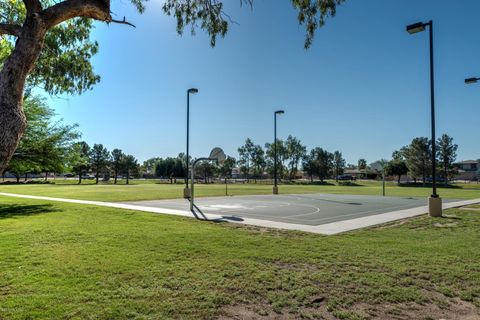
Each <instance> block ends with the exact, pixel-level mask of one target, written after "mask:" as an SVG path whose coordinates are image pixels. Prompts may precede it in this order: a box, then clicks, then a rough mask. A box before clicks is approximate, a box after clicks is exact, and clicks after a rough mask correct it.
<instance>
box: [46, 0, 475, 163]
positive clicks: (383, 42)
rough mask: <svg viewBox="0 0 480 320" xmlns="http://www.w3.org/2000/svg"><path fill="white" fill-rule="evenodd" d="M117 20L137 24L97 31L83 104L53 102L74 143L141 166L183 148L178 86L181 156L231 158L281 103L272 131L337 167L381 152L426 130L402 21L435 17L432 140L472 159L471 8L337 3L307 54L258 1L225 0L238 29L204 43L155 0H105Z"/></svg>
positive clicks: (266, 136)
mask: <svg viewBox="0 0 480 320" xmlns="http://www.w3.org/2000/svg"><path fill="white" fill-rule="evenodd" d="M113 2H114V7H113V8H112V11H113V12H115V13H116V14H118V17H117V18H118V19H121V18H123V16H124V15H125V16H126V17H127V19H128V20H130V21H131V22H133V23H135V24H136V25H137V28H135V29H134V28H130V27H127V26H123V25H110V26H107V25H104V24H100V23H99V24H97V27H96V30H95V31H94V33H93V38H94V39H96V40H98V41H99V43H100V53H99V54H98V55H97V56H96V57H95V58H94V60H93V63H94V66H95V70H96V71H97V72H98V73H99V74H100V75H101V76H102V81H101V83H100V84H98V85H97V86H96V87H95V88H94V89H93V90H92V91H89V92H87V93H85V94H83V95H82V96H62V97H60V98H51V99H50V102H51V104H52V106H53V107H54V108H55V109H56V111H57V113H58V114H59V116H60V117H62V118H63V119H64V120H65V121H66V122H67V123H78V124H79V125H80V129H81V131H82V132H83V139H84V140H86V141H87V142H88V143H90V144H94V143H103V144H104V145H105V146H107V148H109V149H110V150H111V149H113V148H121V149H123V150H124V152H127V153H131V154H133V155H135V156H136V157H137V158H139V159H140V160H142V161H143V160H146V159H147V158H150V157H154V156H161V157H165V156H176V155H177V154H178V153H179V152H184V150H185V134H186V133H185V131H186V130H185V127H186V120H185V118H186V90H187V89H188V88H189V87H197V88H199V90H200V92H199V93H198V94H197V95H194V96H192V99H191V114H190V115H191V127H190V129H191V154H192V155H193V156H194V157H199V156H205V155H208V153H209V151H210V150H211V148H213V147H215V146H219V147H222V148H223V149H224V150H225V152H226V153H227V154H230V155H233V156H235V157H237V148H238V147H239V146H241V145H242V144H243V142H244V141H245V139H246V138H247V137H250V138H251V139H252V140H253V141H254V142H255V143H257V144H261V145H262V146H263V145H264V144H265V142H270V141H272V140H273V112H274V111H275V110H277V109H284V110H285V115H283V116H281V117H280V118H279V122H278V136H279V138H286V137H287V136H288V135H289V134H291V135H294V136H296V137H298V138H299V139H300V140H301V141H302V142H303V143H304V144H306V145H307V147H308V148H309V149H310V148H312V147H316V146H319V147H323V148H326V149H327V150H329V151H331V152H333V151H335V150H340V151H341V152H342V153H343V155H344V157H345V158H346V160H347V162H349V163H357V160H358V159H359V158H366V159H367V160H368V161H369V162H373V161H375V160H378V159H380V158H390V156H391V153H392V151H394V150H396V149H398V148H400V147H402V146H404V145H406V144H408V143H409V142H410V141H411V139H412V138H414V137H416V136H428V137H429V136H430V91H429V64H428V62H429V60H428V33H426V32H424V33H419V34H415V35H409V34H408V33H407V32H406V31H405V26H406V25H407V24H410V23H415V22H418V21H425V22H426V21H428V20H430V19H433V21H434V31H435V49H436V52H435V59H436V61H435V63H436V90H437V94H436V101H437V129H438V130H437V135H438V136H440V135H441V134H442V133H448V134H449V135H451V136H453V137H454V139H455V141H456V143H458V144H459V150H458V154H459V157H458V160H466V159H477V158H480V135H479V132H480V129H479V124H480V116H479V110H480V108H479V105H480V84H478V85H470V86H466V85H465V84H464V82H463V79H464V78H465V77H467V76H479V77H480V41H479V40H478V35H479V34H480V16H479V12H480V1H478V0H457V1H451V0H347V1H346V2H345V3H344V4H342V5H341V6H340V7H339V8H338V12H337V15H336V16H335V17H334V18H331V19H329V20H328V21H327V24H326V26H325V27H324V28H322V29H320V30H319V31H318V33H317V35H316V38H315V40H314V43H313V46H312V48H311V49H309V50H304V49H303V41H304V35H305V32H304V29H303V27H301V26H299V25H298V23H297V20H296V11H294V10H293V8H292V6H291V2H290V0H256V1H255V3H254V8H253V10H250V8H248V7H245V6H244V7H243V8H241V7H240V6H239V1H237V0H225V1H224V2H226V4H227V6H226V11H227V12H228V13H229V14H230V15H231V16H232V17H233V19H234V20H235V21H236V22H238V25H231V28H230V32H229V34H228V35H227V37H226V38H225V39H220V40H219V41H218V43H217V46H216V47H215V48H211V47H210V44H209V39H208V37H207V36H206V35H205V34H204V33H203V32H202V31H200V30H198V32H197V34H196V36H191V35H190V33H189V32H188V31H187V32H186V33H185V34H184V35H183V36H182V37H180V36H178V35H177V34H176V31H175V27H176V23H175V20H174V19H173V18H172V17H168V16H165V15H164V14H163V13H162V11H161V1H160V0H151V2H150V3H149V5H148V8H147V11H146V12H145V13H144V14H143V15H139V14H137V13H136V12H135V11H134V9H133V8H132V7H131V6H130V5H129V4H128V1H127V0H122V1H113Z"/></svg>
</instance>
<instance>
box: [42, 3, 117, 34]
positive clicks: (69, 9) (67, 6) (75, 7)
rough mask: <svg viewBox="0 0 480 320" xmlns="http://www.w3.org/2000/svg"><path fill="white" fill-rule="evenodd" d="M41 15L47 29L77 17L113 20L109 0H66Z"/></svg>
mask: <svg viewBox="0 0 480 320" xmlns="http://www.w3.org/2000/svg"><path fill="white" fill-rule="evenodd" d="M40 16H41V17H42V19H43V21H44V22H45V25H46V28H47V29H50V28H51V27H53V26H56V25H57V24H59V23H62V22H64V21H67V20H69V19H72V18H76V17H84V18H91V19H94V20H99V21H105V22H110V21H112V17H111V15H110V1H109V0H66V1H62V2H59V3H57V4H55V5H53V6H51V7H49V8H47V9H45V10H43V11H42V12H40Z"/></svg>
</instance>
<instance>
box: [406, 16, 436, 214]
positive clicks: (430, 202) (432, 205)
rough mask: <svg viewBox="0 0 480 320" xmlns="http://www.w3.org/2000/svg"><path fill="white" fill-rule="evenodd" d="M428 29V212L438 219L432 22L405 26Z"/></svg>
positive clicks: (415, 31) (411, 32) (410, 30)
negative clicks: (429, 162)
mask: <svg viewBox="0 0 480 320" xmlns="http://www.w3.org/2000/svg"><path fill="white" fill-rule="evenodd" d="M426 27H429V28H428V29H429V31H430V107H431V127H432V195H431V196H430V198H429V199H428V211H429V214H430V216H432V217H439V216H441V215H442V199H441V198H440V197H439V196H438V194H437V170H436V169H437V163H436V162H437V161H436V160H437V153H436V141H435V139H436V138H435V82H434V81H435V76H434V64H433V21H432V20H430V21H429V22H427V23H423V22H418V23H415V24H411V25H409V26H407V32H408V33H410V34H415V33H418V32H422V31H425V28H426Z"/></svg>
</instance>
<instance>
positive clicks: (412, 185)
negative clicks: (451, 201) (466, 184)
mask: <svg viewBox="0 0 480 320" xmlns="http://www.w3.org/2000/svg"><path fill="white" fill-rule="evenodd" d="M397 186H398V187H409V188H431V187H432V184H431V183H425V184H423V183H421V182H419V183H411V182H410V183H401V184H397ZM437 188H439V189H463V187H462V186H457V185H453V184H448V185H445V184H444V183H437Z"/></svg>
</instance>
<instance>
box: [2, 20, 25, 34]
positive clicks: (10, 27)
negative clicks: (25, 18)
mask: <svg viewBox="0 0 480 320" xmlns="http://www.w3.org/2000/svg"><path fill="white" fill-rule="evenodd" d="M21 31H22V27H20V26H19V25H16V24H9V23H0V35H2V34H8V35H11V36H15V37H19V36H20V32H21Z"/></svg>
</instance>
